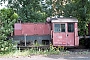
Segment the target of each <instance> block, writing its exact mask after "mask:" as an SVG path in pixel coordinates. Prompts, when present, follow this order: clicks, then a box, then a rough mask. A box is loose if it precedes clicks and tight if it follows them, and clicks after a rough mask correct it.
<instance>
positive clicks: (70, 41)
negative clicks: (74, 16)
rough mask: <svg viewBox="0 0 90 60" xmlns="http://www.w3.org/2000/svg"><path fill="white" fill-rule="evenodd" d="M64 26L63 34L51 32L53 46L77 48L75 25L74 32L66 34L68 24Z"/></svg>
mask: <svg viewBox="0 0 90 60" xmlns="http://www.w3.org/2000/svg"><path fill="white" fill-rule="evenodd" d="M73 23H74V22H73ZM60 24H62V23H60ZM64 24H65V27H66V31H65V32H53V45H54V46H78V45H79V37H78V26H77V23H74V32H68V27H67V25H68V23H67V22H66V23H64ZM53 27H54V23H53ZM53 30H54V28H53Z"/></svg>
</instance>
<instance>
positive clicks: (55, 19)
mask: <svg viewBox="0 0 90 60" xmlns="http://www.w3.org/2000/svg"><path fill="white" fill-rule="evenodd" d="M50 20H51V22H78V20H77V19H76V18H51V19H50Z"/></svg>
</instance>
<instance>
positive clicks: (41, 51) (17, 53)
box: [1, 45, 64, 56]
mask: <svg viewBox="0 0 90 60" xmlns="http://www.w3.org/2000/svg"><path fill="white" fill-rule="evenodd" d="M62 50H64V49H63V47H53V46H52V45H51V46H50V48H49V49H38V48H31V49H27V50H17V49H16V50H13V51H12V52H10V53H8V54H1V55H2V56H29V55H30V56H31V55H52V54H56V55H57V54H60V51H62Z"/></svg>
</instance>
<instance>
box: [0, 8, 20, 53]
mask: <svg viewBox="0 0 90 60" xmlns="http://www.w3.org/2000/svg"><path fill="white" fill-rule="evenodd" d="M17 18H18V16H17V17H16V13H15V12H14V11H13V10H12V9H1V10H0V51H1V53H6V52H10V51H11V50H12V45H13V44H12V39H11V38H10V37H11V33H13V26H14V23H15V22H16V19H17Z"/></svg>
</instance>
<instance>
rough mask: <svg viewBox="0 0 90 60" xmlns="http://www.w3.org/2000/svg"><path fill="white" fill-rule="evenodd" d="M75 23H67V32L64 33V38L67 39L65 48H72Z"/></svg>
mask: <svg viewBox="0 0 90 60" xmlns="http://www.w3.org/2000/svg"><path fill="white" fill-rule="evenodd" d="M74 25H75V23H67V32H66V37H67V46H74V45H75V44H74V42H75V34H74V31H75V29H74V28H75V26H74Z"/></svg>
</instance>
